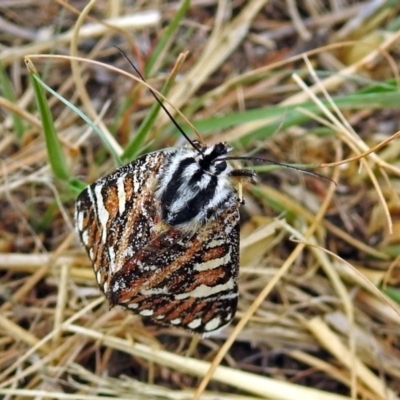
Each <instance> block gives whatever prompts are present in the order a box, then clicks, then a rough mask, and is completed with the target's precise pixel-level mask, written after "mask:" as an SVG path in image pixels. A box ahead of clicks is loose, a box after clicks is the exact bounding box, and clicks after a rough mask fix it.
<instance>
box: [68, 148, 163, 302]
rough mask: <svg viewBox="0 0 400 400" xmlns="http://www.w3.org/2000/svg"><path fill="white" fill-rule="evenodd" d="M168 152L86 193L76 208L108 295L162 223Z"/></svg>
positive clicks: (103, 180) (149, 157)
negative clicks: (160, 189)
mask: <svg viewBox="0 0 400 400" xmlns="http://www.w3.org/2000/svg"><path fill="white" fill-rule="evenodd" d="M165 155H166V154H165V153H164V152H157V153H150V154H148V155H146V156H143V157H140V158H139V159H137V160H136V161H134V162H132V163H130V164H127V165H125V166H123V167H121V168H119V169H118V170H116V171H115V172H114V173H112V174H110V175H108V176H106V177H104V178H101V179H99V180H97V181H96V182H94V183H93V184H91V185H90V186H88V187H87V188H86V189H84V190H83V191H82V192H81V193H80V195H79V196H78V199H77V201H76V205H75V220H76V226H77V230H78V233H79V237H80V239H81V241H82V243H83V245H84V246H85V248H86V251H87V253H88V255H89V258H90V260H91V261H92V263H93V269H94V272H95V275H96V280H97V283H98V284H99V286H100V289H101V290H102V291H103V292H104V293H105V294H107V293H108V291H109V289H110V280H111V278H112V276H113V275H114V274H115V273H116V272H117V271H118V270H120V269H121V268H123V266H124V265H125V264H126V263H127V262H128V260H130V259H131V258H132V257H133V256H134V255H135V254H136V253H137V252H138V251H140V250H141V249H143V248H144V247H145V246H146V244H147V243H148V241H149V237H150V231H151V229H152V228H153V226H154V225H155V224H156V223H157V222H158V218H159V209H158V208H159V206H158V204H157V201H156V199H155V197H154V190H155V187H156V185H157V182H158V175H159V173H161V170H162V166H163V164H164V161H165Z"/></svg>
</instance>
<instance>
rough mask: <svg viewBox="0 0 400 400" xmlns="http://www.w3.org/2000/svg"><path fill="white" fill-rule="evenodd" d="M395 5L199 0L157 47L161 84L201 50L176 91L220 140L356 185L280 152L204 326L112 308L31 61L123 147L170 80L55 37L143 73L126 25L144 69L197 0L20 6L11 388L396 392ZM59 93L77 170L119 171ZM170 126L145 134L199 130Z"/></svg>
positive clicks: (333, 395)
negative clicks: (281, 167)
mask: <svg viewBox="0 0 400 400" xmlns="http://www.w3.org/2000/svg"><path fill="white" fill-rule="evenodd" d="M128 3H134V4H136V5H127V4H128ZM381 3H382V4H380V3H379V4H378V2H376V1H375V2H372V1H360V2H355V1H341V2H334V1H332V2H328V1H322V0H314V1H311V0H305V1H304V2H299V1H298V2H295V1H293V0H287V1H285V2H284V1H277V0H270V1H266V0H265V1H261V0H249V1H243V2H242V1H234V2H229V1H224V0H220V1H218V0H214V1H200V0H197V1H195V0H194V1H192V4H191V6H190V8H189V10H188V12H187V13H186V16H185V17H184V18H183V19H182V20H181V21H180V23H179V28H178V31H177V33H176V34H175V35H174V36H173V37H172V38H171V40H170V41H169V42H168V43H166V44H165V51H162V52H161V53H160V54H159V55H158V57H157V59H156V60H155V62H154V63H153V65H152V69H151V74H150V75H149V83H151V84H152V85H154V86H155V87H156V88H160V87H161V84H162V83H163V82H164V81H165V80H166V78H167V77H168V73H169V72H170V71H171V70H172V68H173V66H174V64H175V61H176V59H177V57H178V55H179V53H181V52H183V51H186V50H189V55H188V57H187V58H186V60H185V61H184V62H183V64H182V67H181V70H180V73H179V75H178V77H177V78H176V81H175V83H174V85H173V87H172V89H171V91H170V92H169V94H168V96H167V98H168V100H169V101H170V102H171V103H172V104H173V105H174V106H176V107H177V108H179V109H180V110H181V111H182V112H183V113H184V114H185V115H186V116H187V117H188V118H189V119H190V121H191V122H192V123H194V124H195V125H196V126H197V128H198V129H199V130H200V131H201V132H202V134H203V136H204V137H205V140H206V141H208V142H213V141H220V140H227V141H229V142H230V143H232V144H234V145H235V148H236V154H249V153H252V154H257V155H260V156H264V157H268V158H272V159H275V160H277V161H280V162H284V163H303V164H307V165H313V166H319V167H320V168H318V169H317V170H316V171H317V172H319V173H322V174H325V175H327V176H329V177H331V178H333V179H334V180H335V182H337V186H335V185H334V184H333V183H330V182H329V181H325V180H320V179H317V178H314V177H310V176H307V175H299V174H296V173H294V172H292V171H283V172H282V171H278V172H271V173H266V172H265V173H263V172H260V183H259V184H258V185H256V186H251V185H246V186H245V189H246V190H245V198H246V200H247V204H246V206H245V207H244V209H243V224H242V240H241V268H240V301H239V310H238V313H237V318H236V319H235V321H234V323H233V324H232V325H231V326H229V327H228V328H226V329H225V330H223V331H222V332H221V333H219V334H218V335H215V336H211V337H209V338H204V339H201V340H199V341H196V340H193V338H192V337H190V336H189V335H187V334H186V333H182V332H180V331H177V330H173V329H165V328H159V327H154V326H146V325H145V324H144V323H143V321H142V320H141V319H140V318H139V317H137V316H135V315H132V314H129V313H127V312H125V311H123V310H120V309H112V310H111V311H109V310H108V307H107V305H106V304H105V301H104V299H103V297H102V296H101V295H100V292H99V289H98V287H97V285H96V282H95V279H94V276H93V272H92V267H91V265H90V263H89V260H88V259H87V257H86V255H85V254H84V252H83V249H82V247H81V246H80V244H79V243H78V240H77V237H76V235H75V233H74V228H73V217H72V215H73V206H74V197H75V194H74V193H73V191H72V189H71V187H70V186H69V185H68V184H66V183H65V182H60V181H59V180H57V179H54V177H53V175H52V172H51V168H50V166H49V163H48V158H47V151H46V146H45V142H44V137H43V133H42V128H41V122H40V119H39V115H38V113H37V109H36V106H35V102H34V96H33V91H32V86H31V84H30V83H29V80H28V79H27V71H26V69H25V66H24V57H25V56H27V55H30V60H31V61H32V62H33V63H34V65H35V67H36V69H37V70H38V71H39V74H40V75H41V77H42V79H43V80H44V81H45V82H46V83H47V84H48V85H49V86H50V87H52V88H53V89H55V90H56V91H57V92H58V93H59V94H61V95H62V96H64V97H65V98H67V99H68V100H70V101H71V103H73V104H75V105H78V106H79V107H80V108H82V109H83V110H84V112H85V113H86V114H87V115H88V116H89V117H90V118H91V119H92V120H94V121H95V122H96V124H97V125H98V126H100V127H101V129H102V130H103V131H104V132H106V133H109V132H111V133H109V137H111V138H112V139H110V140H111V143H112V146H113V147H114V150H115V151H116V152H117V153H118V154H121V153H122V151H123V150H124V149H126V147H127V145H128V143H129V142H130V140H131V139H132V138H133V137H134V135H135V132H136V130H137V129H138V126H139V125H140V123H141V121H142V120H143V118H144V117H145V116H146V115H147V114H148V112H149V109H150V107H151V106H152V104H153V103H154V99H153V98H152V97H151V96H150V94H149V93H148V91H147V90H146V88H145V87H144V86H142V85H138V84H136V83H135V82H133V81H131V80H129V79H128V78H127V77H126V76H123V75H118V74H115V73H114V72H112V71H110V70H109V69H107V68H106V67H101V66H97V65H93V64H90V63H84V62H78V61H77V60H75V61H71V60H70V59H60V58H55V57H52V56H51V55H52V54H55V55H56V54H57V55H60V54H61V55H70V56H77V57H78V56H79V57H83V58H85V59H87V60H97V61H102V62H104V63H105V64H108V65H112V66H115V67H119V68H122V69H126V70H129V66H127V64H126V61H125V60H124V58H123V57H122V56H121V54H120V53H119V52H118V51H117V50H116V49H115V47H113V44H117V45H118V46H120V47H121V48H122V49H123V50H124V51H126V52H127V54H128V55H129V56H130V58H131V59H132V60H133V61H134V63H135V64H136V65H138V66H140V68H142V67H143V66H144V65H145V64H146V60H147V59H148V57H149V55H151V53H152V51H153V49H154V48H155V46H156V44H157V42H158V41H159V40H160V39H161V38H162V37H163V35H165V32H166V29H167V27H168V26H169V24H170V23H171V19H172V18H173V17H174V15H175V12H176V10H177V8H178V6H179V3H178V2H165V1H147V2H128V1H126V2H124V3H123V2H119V1H113V0H110V1H106V0H98V1H92V2H85V1H78V0H76V1H73V2H70V3H69V6H68V5H67V4H64V3H62V2H61V0H60V1H58V2H56V1H42V2H31V1H30V0H26V1H16V0H14V1H7V0H3V1H2V2H1V3H0V18H1V19H0V43H1V44H0V46H1V47H0V62H1V64H2V67H3V68H4V70H5V72H6V75H7V77H8V78H9V81H10V82H11V84H12V90H11V92H12V93H11V94H12V95H13V96H14V98H13V96H11V97H10V95H7V92H8V91H7V90H6V87H5V84H4V81H3V84H2V87H1V88H0V95H1V96H2V97H0V107H1V120H0V122H1V128H0V154H1V156H2V157H1V170H0V174H1V183H0V207H1V220H0V251H1V254H0V296H1V305H0V310H1V311H0V398H2V399H3V398H4V399H11V398H12V399H29V398H37V399H39V398H46V399H52V398H55V399H100V398H101V399H104V398H118V399H132V398H134V399H146V400H147V399H160V400H161V399H192V398H197V399H199V398H201V399H205V400H208V399H210V400H211V399H216V398H218V399H257V398H260V397H261V398H269V399H318V400H324V399H345V398H354V399H355V398H362V399H368V400H375V399H395V398H398V397H397V396H398V394H399V392H400V312H399V311H400V307H399V299H400V295H399V294H400V293H399V286H400V274H399V267H398V260H399V248H400V247H399V245H400V243H399V242H400V236H399V232H400V218H399V216H400V207H399V204H400V202H399V193H400V179H399V177H400V152H399V149H400V147H399V145H398V143H399V142H398V139H396V137H397V136H398V135H396V131H398V130H399V126H400V124H399V120H400V113H399V111H398V107H399V104H400V101H398V100H400V94H399V91H398V90H397V89H396V81H395V79H396V78H397V76H398V67H399V65H398V60H399V31H398V29H397V28H396V27H397V26H398V24H399V19H398V16H397V14H398V12H399V10H400V6H399V5H398V3H397V2H396V1H392V2H391V3H390V4H389V5H386V3H385V2H383V1H382V2H381ZM388 3H389V2H388ZM300 5H301V7H300ZM71 7H76V9H75V11H74V9H73V8H71ZM77 10H79V11H77ZM106 21H107V22H106ZM305 52H307V53H305ZM38 54H46V55H47V56H46V57H45V58H38V57H35V55H38ZM397 84H398V81H397ZM367 94H368V96H367ZM396 96H397V97H396ZM396 99H397V100H396ZM321 100H324V101H323V102H322V101H321ZM49 105H50V107H51V111H52V114H53V116H54V119H55V124H56V127H57V132H58V136H59V139H60V141H61V143H62V146H63V151H64V154H65V157H66V160H67V163H68V168H69V170H70V174H71V176H73V177H79V178H80V179H82V180H84V181H85V182H87V183H89V182H93V181H94V180H95V179H97V178H98V177H100V176H102V175H105V174H107V173H109V172H111V171H112V170H113V169H115V163H114V161H113V160H112V158H111V157H110V156H109V155H108V152H107V151H106V150H105V148H104V146H103V145H101V143H100V141H99V139H98V137H96V136H95V135H94V134H93V133H91V130H90V128H88V126H87V124H85V122H84V121H82V120H81V119H80V118H79V117H77V115H76V114H75V112H74V111H72V110H71V109H69V108H68V107H66V106H65V105H64V104H62V103H60V102H59V100H58V99H56V98H55V97H53V96H49ZM124 105H125V106H124ZM278 105H279V106H281V108H278V107H275V108H274V107H273V106H278ZM254 110H255V111H254ZM257 110H258V111H257ZM271 110H272V111H271ZM282 110H283V111H282ZM270 111H271V112H270ZM13 116H14V117H13ZM15 116H17V117H16V118H15ZM225 116H227V117H225ZM13 118H14V119H13ZM170 126H171V124H170V122H169V121H168V119H167V118H166V116H165V115H164V114H162V113H161V114H160V115H159V117H158V119H157V121H156V122H155V123H154V124H153V126H152V129H151V131H150V132H148V133H147V136H146V140H145V142H143V144H142V145H141V148H140V149H138V151H139V152H142V153H143V152H147V151H149V150H150V149H159V148H162V147H165V146H167V145H173V144H174V143H175V142H176V141H177V140H178V141H179V143H182V140H181V139H178V136H177V135H176V133H174V132H172V130H171V128H170ZM187 131H188V132H189V134H190V135H192V133H191V132H190V130H189V129H187Z"/></svg>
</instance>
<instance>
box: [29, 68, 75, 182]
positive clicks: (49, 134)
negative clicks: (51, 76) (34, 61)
mask: <svg viewBox="0 0 400 400" xmlns="http://www.w3.org/2000/svg"><path fill="white" fill-rule="evenodd" d="M29 72H30V77H31V81H32V85H33V90H34V93H35V98H36V104H37V107H38V109H39V113H40V116H41V119H42V125H43V133H44V136H45V140H46V148H47V154H48V159H49V163H50V166H51V169H52V171H53V174H54V176H55V177H56V178H57V179H59V180H61V181H64V182H68V181H69V179H70V174H69V171H68V167H67V162H66V160H65V156H64V153H63V151H62V148H61V144H60V142H59V140H58V137H57V132H56V129H55V126H54V121H53V117H52V115H51V112H50V108H49V105H48V103H47V98H46V96H45V93H44V90H43V88H42V85H41V83H40V78H39V76H38V74H37V73H36V72H33V71H31V70H30V71H29Z"/></svg>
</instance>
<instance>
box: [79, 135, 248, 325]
mask: <svg viewBox="0 0 400 400" xmlns="http://www.w3.org/2000/svg"><path fill="white" fill-rule="evenodd" d="M192 146H195V147H192ZM230 151H231V148H230V147H229V146H228V145H227V144H226V143H218V144H215V145H211V146H205V145H201V144H200V143H199V142H193V144H192V145H190V146H183V147H181V148H170V149H165V150H161V151H156V152H153V153H149V154H147V155H144V156H142V157H139V158H138V159H137V160H135V161H133V162H131V163H129V164H127V165H125V166H123V167H121V168H119V169H117V170H116V171H115V172H113V173H111V174H110V175H108V176H106V177H104V178H101V179H99V180H97V181H96V182H94V183H93V184H91V185H90V186H88V187H87V188H86V189H84V190H83V192H82V193H81V194H80V195H79V197H78V199H77V201H76V211H75V219H76V226H77V229H78V232H79V236H80V239H81V241H82V243H83V244H84V246H85V248H86V251H87V253H88V255H89V258H90V259H91V261H92V263H93V268H94V271H95V275H96V279H97V283H98V284H99V287H100V289H101V290H102V291H103V293H104V294H105V296H106V298H107V300H108V302H109V304H110V306H111V307H114V306H116V305H120V306H123V307H125V308H127V309H129V310H132V311H133V312H135V313H137V314H139V315H141V316H143V317H147V318H150V319H151V320H152V321H153V322H156V323H159V324H162V325H169V326H175V327H180V328H184V329H186V330H189V331H192V332H198V333H209V332H212V331H215V330H218V329H220V328H222V327H223V326H225V325H227V324H229V323H230V322H231V320H232V318H233V317H234V315H235V312H236V307H237V301H238V283H237V281H238V268H239V220H240V218H239V206H240V204H241V203H242V202H243V201H242V200H241V199H240V198H239V197H238V194H237V192H236V190H235V188H234V187H233V185H232V182H231V180H230V178H232V177H238V176H239V177H242V176H244V177H250V178H253V177H254V175H255V174H254V172H252V171H249V170H238V169H234V168H233V167H232V166H231V165H230V164H229V162H227V161H226V157H227V154H228V153H229V152H230Z"/></svg>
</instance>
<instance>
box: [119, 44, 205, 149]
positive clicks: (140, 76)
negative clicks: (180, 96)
mask: <svg viewBox="0 0 400 400" xmlns="http://www.w3.org/2000/svg"><path fill="white" fill-rule="evenodd" d="M114 47H116V48H117V50H118V51H119V52H120V53H121V54H122V55H123V56H124V57H125V59H126V61H128V63H129V64H130V66H131V67H132V68H133V69H134V70H135V72H136V73H137V75H138V76H139V78H140V79H141V80H142V81H143V82H146V79H144V77H143V75H142V74H141V73H140V72H139V70H138V69H137V68H136V67H135V64H133V62H132V61H131V60H130V59H129V58H128V56H127V55H126V54H125V52H124V51H123V50H122V49H120V48H119V47H118V46H114ZM146 83H147V82H146ZM148 89H149V90H150V92H151V94H152V95H153V97H154V98H155V99H156V101H157V103H158V104H159V105H160V106H161V108H162V109H163V110H164V112H165V113H166V114H167V115H168V117H169V119H170V120H171V121H172V123H173V124H174V125H175V127H176V128H177V129H178V131H179V132H180V133H181V134H182V136H183V137H184V138H185V139H186V140H187V141H188V142H189V143H190V144H191V145H192V146H193V147H194V148H195V149H196V150H197V152H198V153H200V154H201V155H202V154H203V152H202V151H201V149H200V148H199V147H198V146H197V145H196V144H195V143H194V142H193V140H191V139H190V138H189V136H188V135H187V134H186V133H185V131H184V130H183V129H182V128H181V127H180V126H179V124H178V122H177V121H176V119H175V118H174V117H173V116H172V114H171V113H170V112H169V111H168V109H167V107H165V106H164V103H163V102H162V101H161V100H160V99H159V98H158V96H157V95H156V94H155V93H154V91H153V90H152V89H150V88H149V87H148Z"/></svg>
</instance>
